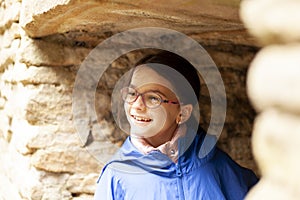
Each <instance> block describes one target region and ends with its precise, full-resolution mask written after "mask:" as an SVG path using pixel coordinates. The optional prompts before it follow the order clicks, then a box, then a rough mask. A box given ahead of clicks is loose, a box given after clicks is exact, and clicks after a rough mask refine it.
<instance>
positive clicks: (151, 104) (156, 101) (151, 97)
mask: <svg viewBox="0 0 300 200" xmlns="http://www.w3.org/2000/svg"><path fill="white" fill-rule="evenodd" d="M143 96H144V101H145V104H146V106H147V107H148V108H155V107H157V106H159V105H160V104H161V97H160V96H159V95H158V94H156V93H154V92H146V93H144V95H143Z"/></svg>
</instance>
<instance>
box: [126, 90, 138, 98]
mask: <svg viewBox="0 0 300 200" xmlns="http://www.w3.org/2000/svg"><path fill="white" fill-rule="evenodd" d="M136 95H137V94H136V92H135V91H128V93H127V96H129V97H135V96H136Z"/></svg>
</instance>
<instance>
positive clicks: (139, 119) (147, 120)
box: [132, 115, 151, 122]
mask: <svg viewBox="0 0 300 200" xmlns="http://www.w3.org/2000/svg"><path fill="white" fill-rule="evenodd" d="M132 117H133V118H134V119H135V120H137V121H142V122H150V121H151V119H147V118H143V117H138V116H134V115H133V116H132Z"/></svg>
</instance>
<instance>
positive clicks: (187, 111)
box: [176, 104, 193, 124]
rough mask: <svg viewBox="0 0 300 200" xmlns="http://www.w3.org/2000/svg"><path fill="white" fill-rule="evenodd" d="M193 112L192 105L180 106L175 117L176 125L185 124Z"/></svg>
mask: <svg viewBox="0 0 300 200" xmlns="http://www.w3.org/2000/svg"><path fill="white" fill-rule="evenodd" d="M192 112H193V105H192V104H186V105H183V106H181V108H180V112H179V114H178V116H177V117H176V123H177V124H183V123H185V122H186V121H187V120H188V119H189V118H190V117H191V115H192Z"/></svg>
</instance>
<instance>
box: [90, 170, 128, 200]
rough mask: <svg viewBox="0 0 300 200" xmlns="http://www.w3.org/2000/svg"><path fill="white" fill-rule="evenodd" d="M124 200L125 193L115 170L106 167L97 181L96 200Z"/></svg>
mask: <svg viewBox="0 0 300 200" xmlns="http://www.w3.org/2000/svg"><path fill="white" fill-rule="evenodd" d="M121 199H122V200H123V199H124V192H123V190H122V187H121V185H120V181H119V179H118V178H117V177H116V175H115V173H114V171H113V169H111V168H109V167H107V166H106V167H105V168H104V169H103V171H102V173H101V175H100V177H99V179H98V181H97V186H96V191H95V195H94V200H121Z"/></svg>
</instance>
